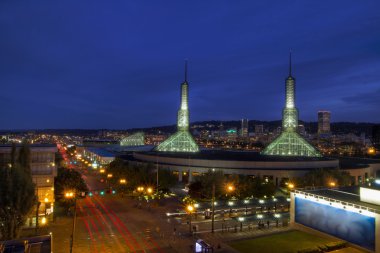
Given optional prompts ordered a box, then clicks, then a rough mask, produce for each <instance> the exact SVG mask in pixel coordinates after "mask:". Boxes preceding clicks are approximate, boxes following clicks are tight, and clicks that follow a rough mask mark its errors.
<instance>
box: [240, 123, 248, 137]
mask: <svg viewBox="0 0 380 253" xmlns="http://www.w3.org/2000/svg"><path fill="white" fill-rule="evenodd" d="M240 136H241V137H248V119H242V120H241V128H240Z"/></svg>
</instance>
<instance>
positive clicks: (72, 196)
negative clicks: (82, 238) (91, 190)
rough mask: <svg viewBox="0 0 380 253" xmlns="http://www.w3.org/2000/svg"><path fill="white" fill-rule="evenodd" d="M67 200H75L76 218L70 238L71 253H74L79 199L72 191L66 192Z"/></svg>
mask: <svg viewBox="0 0 380 253" xmlns="http://www.w3.org/2000/svg"><path fill="white" fill-rule="evenodd" d="M65 198H67V199H74V218H73V226H72V229H71V237H70V253H72V252H73V246H74V233H75V220H76V218H77V198H76V196H75V193H74V192H72V191H70V192H66V193H65Z"/></svg>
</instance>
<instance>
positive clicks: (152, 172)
mask: <svg viewBox="0 0 380 253" xmlns="http://www.w3.org/2000/svg"><path fill="white" fill-rule="evenodd" d="M108 173H110V174H112V178H111V179H109V180H110V184H111V186H113V188H115V189H116V190H118V191H122V192H127V191H134V190H135V189H136V188H137V187H138V186H148V185H150V186H152V187H155V186H156V184H157V170H156V167H155V166H154V164H153V163H148V164H143V165H132V164H129V163H128V162H125V161H123V160H122V159H119V158H116V159H115V160H114V161H112V162H111V163H110V164H109V165H108V168H107V174H108ZM120 179H125V180H126V184H125V185H120V183H119V180H120ZM176 183H177V178H176V176H174V175H173V173H172V172H170V171H169V170H168V169H159V170H158V184H159V190H161V191H164V192H165V191H168V189H169V188H170V187H172V186H174V185H175V184H176Z"/></svg>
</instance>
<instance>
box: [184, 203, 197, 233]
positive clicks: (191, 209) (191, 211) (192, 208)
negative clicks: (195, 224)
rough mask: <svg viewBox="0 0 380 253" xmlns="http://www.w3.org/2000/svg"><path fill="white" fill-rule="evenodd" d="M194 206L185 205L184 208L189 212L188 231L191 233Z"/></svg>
mask: <svg viewBox="0 0 380 253" xmlns="http://www.w3.org/2000/svg"><path fill="white" fill-rule="evenodd" d="M194 209H195V208H194V206H193V205H187V207H186V210H187V212H188V213H189V232H190V233H191V215H192V213H193V212H194Z"/></svg>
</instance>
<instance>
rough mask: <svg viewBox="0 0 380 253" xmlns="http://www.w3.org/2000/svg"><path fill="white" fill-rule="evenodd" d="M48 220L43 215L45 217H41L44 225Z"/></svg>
mask: <svg viewBox="0 0 380 253" xmlns="http://www.w3.org/2000/svg"><path fill="white" fill-rule="evenodd" d="M46 222H47V220H46V218H45V217H43V218H42V219H41V224H42V225H45V224H46Z"/></svg>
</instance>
